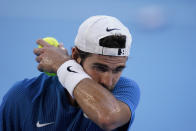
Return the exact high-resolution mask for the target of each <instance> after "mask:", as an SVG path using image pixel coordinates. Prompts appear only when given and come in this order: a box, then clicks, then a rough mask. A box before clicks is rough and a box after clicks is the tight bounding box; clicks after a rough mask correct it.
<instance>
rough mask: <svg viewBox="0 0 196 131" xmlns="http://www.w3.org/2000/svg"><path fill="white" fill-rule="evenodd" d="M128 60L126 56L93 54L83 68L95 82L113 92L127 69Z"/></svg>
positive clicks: (85, 61)
mask: <svg viewBox="0 0 196 131" xmlns="http://www.w3.org/2000/svg"><path fill="white" fill-rule="evenodd" d="M126 60H127V57H124V56H103V55H96V54H93V55H91V56H89V57H87V58H86V59H85V60H84V62H83V68H84V70H85V71H86V73H87V74H88V75H90V76H91V77H92V79H93V80H95V81H96V82H98V83H99V84H101V85H102V86H104V87H105V88H107V89H108V90H110V91H111V90H113V89H114V86H115V85H116V83H117V82H118V80H119V78H120V75H121V73H122V70H123V69H124V68H125V64H126Z"/></svg>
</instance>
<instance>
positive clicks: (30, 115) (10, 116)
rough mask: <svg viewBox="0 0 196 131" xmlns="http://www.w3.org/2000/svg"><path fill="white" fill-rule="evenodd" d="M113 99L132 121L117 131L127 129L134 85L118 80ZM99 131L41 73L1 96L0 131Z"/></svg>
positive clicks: (134, 100)
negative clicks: (123, 108)
mask: <svg viewBox="0 0 196 131" xmlns="http://www.w3.org/2000/svg"><path fill="white" fill-rule="evenodd" d="M112 93H113V95H114V96H115V97H116V98H117V99H118V100H120V101H122V102H124V103H126V104H127V105H128V106H129V108H130V110H131V112H132V117H131V120H130V122H129V123H127V124H126V125H124V126H122V127H120V128H118V129H116V130H127V129H128V128H130V126H131V124H132V122H133V120H134V115H135V109H136V107H137V105H138V102H139V97H140V91H139V88H138V86H137V84H136V83H135V82H134V81H132V80H130V79H127V78H124V77H121V78H120V79H119V81H118V82H117V84H116V86H115V88H114V90H113V91H112ZM22 130H24V131H37V130H38V131H80V130H81V131H102V129H101V128H99V127H98V126H97V125H96V124H95V123H94V122H93V121H91V120H90V119H88V118H86V117H84V115H83V111H82V110H81V109H80V108H79V107H74V106H72V105H70V103H69V100H68V97H67V94H66V90H65V88H64V87H63V86H62V85H61V84H60V82H59V81H58V78H57V77H56V76H55V77H49V76H47V75H45V74H44V73H43V74H41V75H40V76H38V77H35V78H33V79H25V80H23V81H20V82H17V83H16V84H15V85H14V86H13V87H12V88H11V89H10V90H9V91H8V92H7V94H6V95H5V96H4V98H3V101H2V103H1V106H0V131H22Z"/></svg>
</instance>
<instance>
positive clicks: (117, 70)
mask: <svg viewBox="0 0 196 131" xmlns="http://www.w3.org/2000/svg"><path fill="white" fill-rule="evenodd" d="M123 69H124V68H117V69H116V70H114V71H113V72H114V73H119V72H122V71H123Z"/></svg>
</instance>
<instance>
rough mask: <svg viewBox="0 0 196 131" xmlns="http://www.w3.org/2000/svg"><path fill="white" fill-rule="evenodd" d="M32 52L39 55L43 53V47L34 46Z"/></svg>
mask: <svg viewBox="0 0 196 131" xmlns="http://www.w3.org/2000/svg"><path fill="white" fill-rule="evenodd" d="M33 53H34V54H35V55H37V56H39V55H40V54H41V53H43V48H35V49H34V50H33Z"/></svg>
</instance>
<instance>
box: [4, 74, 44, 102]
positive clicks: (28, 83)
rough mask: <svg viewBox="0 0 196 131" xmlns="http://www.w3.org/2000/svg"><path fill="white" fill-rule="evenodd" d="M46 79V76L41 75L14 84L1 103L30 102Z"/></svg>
mask: <svg viewBox="0 0 196 131" xmlns="http://www.w3.org/2000/svg"><path fill="white" fill-rule="evenodd" d="M47 79H48V78H47V76H45V75H44V74H41V75H39V76H38V77H34V78H31V79H24V80H22V81H18V82H16V83H15V84H14V85H13V86H12V87H11V88H10V89H9V90H8V92H7V93H6V94H5V96H4V97H3V102H8V103H13V104H14V103H15V104H18V103H21V104H22V103H23V102H25V101H28V100H31V97H32V96H33V95H35V94H36V93H37V92H38V91H39V88H40V86H39V85H40V84H42V83H43V82H44V81H46V80H47Z"/></svg>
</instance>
